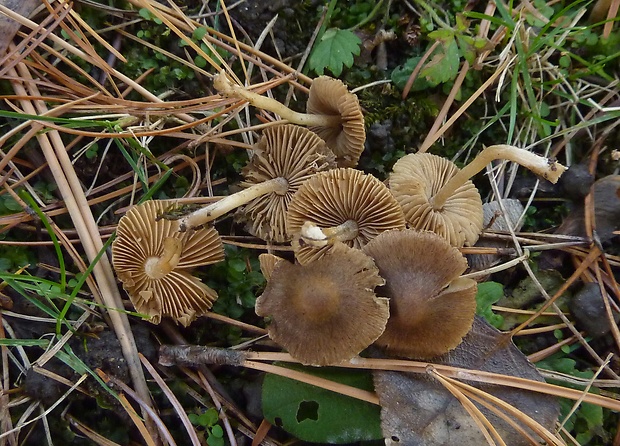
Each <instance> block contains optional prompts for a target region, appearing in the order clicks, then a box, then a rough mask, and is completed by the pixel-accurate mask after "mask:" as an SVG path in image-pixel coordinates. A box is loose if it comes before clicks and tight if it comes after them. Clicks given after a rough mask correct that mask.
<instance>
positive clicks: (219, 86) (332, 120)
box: [213, 71, 342, 127]
mask: <svg viewBox="0 0 620 446" xmlns="http://www.w3.org/2000/svg"><path fill="white" fill-rule="evenodd" d="M213 86H214V87H215V89H216V90H217V91H218V92H219V93H220V94H222V95H224V96H234V97H236V98H241V99H245V100H246V101H248V102H249V103H250V104H252V105H253V106H254V107H257V108H261V109H263V110H269V111H271V112H273V113H276V114H278V115H279V116H280V117H281V118H283V119H286V120H287V121H289V122H291V123H293V124H298V125H304V126H315V127H339V126H340V125H341V124H342V119H341V117H340V115H332V116H329V115H314V114H308V113H299V112H296V111H294V110H291V109H290V108H288V107H287V106H285V105H284V104H282V103H280V102H278V101H276V100H275V99H272V98H268V97H266V96H262V95H260V94H257V93H254V92H252V91H249V90H247V89H246V88H243V87H241V86H239V85H235V84H234V83H232V82H231V81H230V79H228V77H226V74H225V73H224V72H223V71H220V73H219V74H217V75H216V76H215V78H213Z"/></svg>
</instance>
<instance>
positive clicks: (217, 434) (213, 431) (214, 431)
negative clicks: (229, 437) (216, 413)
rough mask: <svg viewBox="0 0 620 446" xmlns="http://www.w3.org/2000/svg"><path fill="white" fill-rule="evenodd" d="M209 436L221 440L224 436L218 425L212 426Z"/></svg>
mask: <svg viewBox="0 0 620 446" xmlns="http://www.w3.org/2000/svg"><path fill="white" fill-rule="evenodd" d="M211 435H213V436H214V437H217V438H222V437H223V436H224V430H223V429H222V426H220V425H219V424H216V425H215V426H213V427H212V428H211Z"/></svg>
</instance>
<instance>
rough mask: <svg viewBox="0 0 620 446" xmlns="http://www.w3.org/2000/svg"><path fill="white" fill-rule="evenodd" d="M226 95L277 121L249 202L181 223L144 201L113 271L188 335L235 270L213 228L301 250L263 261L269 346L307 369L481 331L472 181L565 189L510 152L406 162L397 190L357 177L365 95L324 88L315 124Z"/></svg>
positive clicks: (312, 111) (250, 175) (215, 207)
mask: <svg viewBox="0 0 620 446" xmlns="http://www.w3.org/2000/svg"><path fill="white" fill-rule="evenodd" d="M214 86H215V88H216V89H217V90H218V91H219V92H220V94H222V95H223V96H226V97H233V98H237V99H242V100H245V101H247V102H249V103H250V104H251V105H253V106H255V107H258V108H262V109H266V110H270V111H272V112H274V113H276V114H278V115H279V116H280V117H281V118H282V119H283V121H282V123H281V124H279V125H274V126H271V127H267V128H266V129H265V130H264V131H263V134H262V137H261V139H260V141H259V142H258V143H257V144H256V145H255V147H254V148H253V151H252V156H251V159H250V161H249V163H248V165H247V166H246V167H245V168H244V170H243V172H242V173H243V177H244V181H243V182H242V183H241V186H242V188H243V189H242V190H241V191H240V192H238V193H235V194H232V195H229V196H227V197H225V198H223V199H221V200H219V201H217V202H215V203H213V204H210V205H208V206H205V207H202V208H200V209H198V210H196V211H193V212H191V213H189V214H187V215H184V216H182V217H181V218H179V219H177V220H170V219H165V218H161V217H162V214H163V213H164V212H165V211H166V209H168V208H169V207H170V206H171V205H172V204H173V202H170V201H147V202H145V203H143V204H140V205H137V206H135V207H133V208H132V209H131V210H130V211H129V212H128V213H127V214H126V215H125V216H124V217H122V218H121V221H120V222H119V225H118V230H117V238H116V240H115V242H114V244H113V245H112V253H113V264H114V268H115V270H116V272H117V275H118V277H119V279H120V280H121V281H122V283H123V287H124V288H125V290H126V291H127V293H128V295H129V297H130V299H131V301H132V303H133V304H134V306H135V308H136V310H137V311H138V312H140V313H142V314H145V315H147V316H148V317H149V318H150V321H151V322H153V323H158V322H159V321H160V320H161V318H162V317H164V316H166V317H171V318H172V319H173V320H175V321H177V322H180V323H181V324H183V325H185V326H187V325H188V324H190V323H191V322H192V321H193V320H194V319H195V318H196V317H197V316H199V315H202V314H204V313H205V312H207V311H208V310H209V309H210V308H211V306H212V304H213V302H214V300H215V299H216V298H217V293H216V292H215V291H214V290H212V289H211V288H209V287H208V286H206V285H205V284H203V283H202V282H201V281H200V280H199V279H198V278H196V277H194V276H193V275H192V270H194V269H195V268H197V267H199V266H203V265H208V264H211V263H214V262H219V261H221V260H223V258H224V251H223V248H222V242H221V240H220V238H219V236H218V234H217V231H216V230H215V229H214V228H213V226H212V225H211V224H210V223H211V222H213V221H214V220H215V219H217V218H218V217H220V216H222V215H225V214H227V213H229V212H231V211H233V210H235V209H237V211H236V213H235V216H236V218H237V219H238V220H240V221H242V222H243V223H245V225H246V229H247V231H248V232H249V233H251V234H253V235H254V236H256V237H258V238H260V239H263V240H265V241H267V242H268V243H270V244H285V243H286V244H289V243H290V244H291V245H292V247H293V248H294V253H295V260H294V263H293V262H291V261H289V260H286V259H283V258H280V257H277V256H275V255H273V254H269V253H267V254H261V255H260V256H259V259H260V264H261V270H262V272H263V274H264V275H265V277H266V279H267V286H266V288H265V290H264V292H263V294H262V295H261V296H260V297H258V299H257V301H256V313H257V314H258V315H259V316H262V317H266V318H268V321H269V324H268V332H269V336H270V337H271V338H272V339H273V341H275V342H276V343H278V344H279V345H281V346H282V347H284V348H285V349H287V350H288V352H289V353H290V354H291V355H292V356H293V357H295V358H296V359H298V360H299V361H300V362H302V363H304V364H312V365H328V364H338V363H341V362H344V361H348V360H350V359H352V358H353V357H355V356H356V355H358V354H359V353H360V352H361V351H362V350H364V349H365V348H366V347H368V346H369V345H371V344H373V343H374V344H375V345H377V346H379V347H381V348H383V349H385V351H386V352H387V353H389V354H392V355H397V356H403V357H408V358H417V359H430V358H432V357H435V356H438V355H441V354H443V353H445V352H447V351H449V350H451V349H453V348H455V347H456V346H457V345H458V344H459V343H460V342H461V340H462V338H463V336H464V335H465V334H466V333H467V332H468V331H469V330H470V328H471V326H472V322H473V318H474V313H475V308H476V301H475V295H476V282H475V281H474V280H471V279H467V278H462V277H460V276H461V275H462V274H463V272H464V271H465V270H466V268H467V261H466V260H465V258H464V257H463V255H462V254H461V253H460V251H459V250H458V248H460V247H462V246H465V245H473V244H474V243H475V242H476V240H477V239H478V236H479V234H480V232H481V231H482V221H483V213H482V200H481V198H480V195H479V193H478V191H477V189H476V188H475V186H474V185H473V183H472V182H471V181H470V180H469V178H470V177H472V176H473V175H475V174H476V173H477V172H479V171H480V170H481V169H483V168H484V166H486V165H487V164H488V163H489V162H491V161H492V160H494V159H508V160H511V161H514V162H517V163H519V164H521V165H523V166H525V167H527V168H528V169H530V170H532V171H533V172H535V173H536V174H538V175H540V176H542V177H543V178H545V179H547V180H549V181H552V182H554V183H555V182H556V181H557V179H558V178H559V176H560V175H561V174H562V172H563V171H564V170H565V168H564V166H562V165H560V164H558V163H556V162H554V161H551V160H548V159H546V158H544V157H541V156H538V155H535V154H533V153H531V152H528V151H526V150H522V149H518V148H516V147H512V146H505V145H500V146H491V147H488V148H486V149H484V150H482V151H481V152H480V154H479V155H478V156H477V157H476V158H475V159H474V160H473V161H472V162H471V163H470V164H469V165H467V166H466V167H465V168H463V169H462V170H459V169H458V168H457V166H456V165H455V164H454V163H452V162H450V161H449V160H447V159H444V158H441V157H439V156H435V155H431V154H426V153H417V154H409V155H406V156H404V157H403V158H401V159H400V160H399V161H398V162H397V163H396V164H395V166H394V169H393V172H392V173H391V174H390V176H389V185H386V184H384V183H383V182H381V181H379V180H378V179H376V178H375V177H373V176H372V175H368V174H365V173H364V172H362V171H359V170H356V169H354V167H355V165H356V164H357V160H358V159H359V157H360V154H361V152H362V150H363V148H364V142H365V129H364V117H363V114H362V110H361V107H360V105H359V101H358V99H357V97H356V96H355V95H354V94H352V93H350V92H348V90H347V88H346V86H345V85H344V84H343V83H342V82H340V81H339V80H336V79H331V78H329V77H326V76H321V77H319V78H317V79H315V80H314V82H313V83H312V86H311V88H310V92H309V99H308V102H307V114H303V113H297V112H293V111H292V110H290V109H288V108H286V107H285V106H284V105H282V104H281V103H279V102H277V101H275V100H273V99H270V98H267V97H264V96H261V95H259V94H256V93H254V92H252V91H250V90H248V89H245V88H243V87H241V86H238V85H235V84H233V83H232V82H231V81H230V80H229V79H228V78H227V77H226V75H225V74H224V73H220V74H219V75H217V76H216V77H215V80H214Z"/></svg>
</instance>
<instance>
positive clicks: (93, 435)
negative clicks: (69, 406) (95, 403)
mask: <svg viewBox="0 0 620 446" xmlns="http://www.w3.org/2000/svg"><path fill="white" fill-rule="evenodd" d="M65 420H67V421H68V422H69V424H71V427H73V428H74V429H76V430H77V431H79V432H80V433H81V434H82V435H84V436H85V437H86V438H88V439H89V440H90V441H92V442H93V443H95V444H97V445H99V446H121V445H120V444H118V443H115V442H113V441H112V440H108V439H107V438H105V437H104V436H103V435H100V434H98V433H97V432H95V431H94V430H92V429H91V428H90V427H88V426H86V425H85V424H84V423H82V422H81V421H80V420H78V419H77V418H75V417H73V416H72V415H70V414H65Z"/></svg>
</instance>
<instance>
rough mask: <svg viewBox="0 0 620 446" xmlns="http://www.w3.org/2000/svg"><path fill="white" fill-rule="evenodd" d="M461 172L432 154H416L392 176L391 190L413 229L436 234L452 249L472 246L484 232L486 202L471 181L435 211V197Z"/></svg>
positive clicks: (404, 159)
mask: <svg viewBox="0 0 620 446" xmlns="http://www.w3.org/2000/svg"><path fill="white" fill-rule="evenodd" d="M456 172H458V167H457V166H456V165H455V164H454V163H453V162H451V161H449V160H447V159H445V158H442V157H440V156H436V155H432V154H430V153H415V154H409V155H405V156H404V157H402V158H401V159H399V160H398V161H397V162H396V164H394V168H393V171H392V173H391V174H390V180H389V183H390V190H391V191H392V193H393V194H394V197H396V200H398V202H399V203H400V206H401V207H402V209H403V212H404V213H405V219H406V220H407V223H408V224H409V225H410V227H411V228H414V229H420V230H427V231H432V232H434V233H436V234H439V235H440V236H442V237H443V238H445V239H446V240H448V241H449V242H450V244H451V245H452V246H456V247H462V246H463V245H467V246H471V245H473V244H474V243H476V240H478V236H479V235H480V232H481V231H482V200H481V199H480V194H479V193H478V190H477V189H476V187H475V186H474V184H473V183H472V182H471V181H467V182H466V183H465V184H464V185H463V186H461V187H459V188H458V189H457V190H456V192H455V193H454V194H453V195H452V197H450V198H449V199H448V200H446V203H445V204H444V206H443V208H442V209H440V210H435V209H433V205H432V199H433V196H434V195H435V194H436V193H437V192H438V191H439V190H440V189H441V187H442V186H443V185H444V184H446V183H447V182H448V180H449V179H450V178H452V176H454V175H455V174H456Z"/></svg>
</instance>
